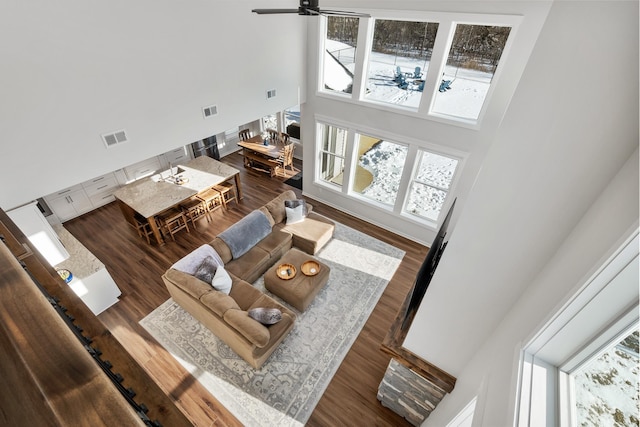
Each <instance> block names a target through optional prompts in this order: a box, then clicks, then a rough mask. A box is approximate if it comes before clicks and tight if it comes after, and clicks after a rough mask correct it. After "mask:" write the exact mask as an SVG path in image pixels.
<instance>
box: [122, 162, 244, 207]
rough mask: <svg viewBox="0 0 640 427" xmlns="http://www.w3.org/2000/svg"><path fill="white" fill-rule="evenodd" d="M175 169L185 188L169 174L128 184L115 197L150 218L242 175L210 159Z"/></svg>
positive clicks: (175, 166)
mask: <svg viewBox="0 0 640 427" xmlns="http://www.w3.org/2000/svg"><path fill="white" fill-rule="evenodd" d="M175 168H180V169H182V170H183V171H182V172H180V173H178V174H176V175H178V176H181V177H182V178H184V179H185V181H187V182H185V183H184V184H182V185H178V184H175V183H174V182H171V179H170V178H169V173H168V170H167V171H163V172H162V173H159V174H156V175H153V176H151V177H147V178H142V179H140V180H138V181H135V182H132V183H130V184H127V185H125V186H124V187H121V188H119V189H118V190H117V191H115V192H114V193H113V194H114V196H115V197H116V198H118V199H119V200H120V201H122V202H124V203H126V204H127V205H129V206H130V207H131V208H133V209H134V210H136V211H137V212H138V213H140V214H141V215H142V216H144V217H145V218H149V217H152V216H154V215H156V214H158V213H159V212H162V211H163V210H165V209H168V208H170V207H172V206H175V205H176V204H178V203H180V202H182V201H183V200H186V199H188V198H189V197H191V196H194V195H196V194H198V193H199V192H201V191H203V190H206V189H208V188H210V187H212V186H213V185H215V184H219V183H221V182H223V181H226V180H228V179H230V178H232V177H234V175H236V174H238V173H239V172H240V171H238V170H237V169H236V168H233V167H231V166H229V165H226V164H224V163H222V162H219V161H217V160H214V159H212V158H211V157H207V156H201V157H196V158H195V159H193V160H191V161H190V162H187V163H185V164H180V165H174V166H173V169H175Z"/></svg>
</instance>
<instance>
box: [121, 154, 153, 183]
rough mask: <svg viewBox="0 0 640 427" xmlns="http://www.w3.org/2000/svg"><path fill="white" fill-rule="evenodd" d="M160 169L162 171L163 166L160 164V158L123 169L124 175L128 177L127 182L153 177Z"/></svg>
mask: <svg viewBox="0 0 640 427" xmlns="http://www.w3.org/2000/svg"><path fill="white" fill-rule="evenodd" d="M160 169H162V165H161V164H160V159H159V158H158V156H155V157H152V158H150V159H147V160H143V161H141V162H137V163H134V164H132V165H129V166H127V167H125V168H123V170H124V173H125V175H126V176H127V182H132V181H136V180H138V179H140V178H144V177H145V176H151V175H153V174H154V173H156V172H158V171H160Z"/></svg>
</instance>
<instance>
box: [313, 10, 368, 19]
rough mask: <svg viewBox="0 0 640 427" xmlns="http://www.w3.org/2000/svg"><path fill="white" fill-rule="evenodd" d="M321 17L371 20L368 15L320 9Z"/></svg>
mask: <svg viewBox="0 0 640 427" xmlns="http://www.w3.org/2000/svg"><path fill="white" fill-rule="evenodd" d="M320 14H321V15H337V16H347V17H354V18H371V15H369V14H368V13H359V12H349V11H347V10H329V9H320Z"/></svg>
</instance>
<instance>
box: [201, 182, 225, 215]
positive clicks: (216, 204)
mask: <svg viewBox="0 0 640 427" xmlns="http://www.w3.org/2000/svg"><path fill="white" fill-rule="evenodd" d="M196 198H198V199H199V200H201V201H202V202H204V206H205V209H206V210H207V212H209V218H211V212H215V211H217V210H218V209H220V208H221V207H222V205H223V201H222V195H220V193H219V192H218V191H216V190H214V189H212V188H210V189H208V190H205V191H203V192H201V193H198V194H197V195H196Z"/></svg>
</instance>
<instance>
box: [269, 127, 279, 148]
mask: <svg viewBox="0 0 640 427" xmlns="http://www.w3.org/2000/svg"><path fill="white" fill-rule="evenodd" d="M267 133H268V134H269V141H270V142H271V144H274V145H276V144H277V143H278V140H279V139H280V138H279V134H280V132H278V131H277V130H275V129H267Z"/></svg>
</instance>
